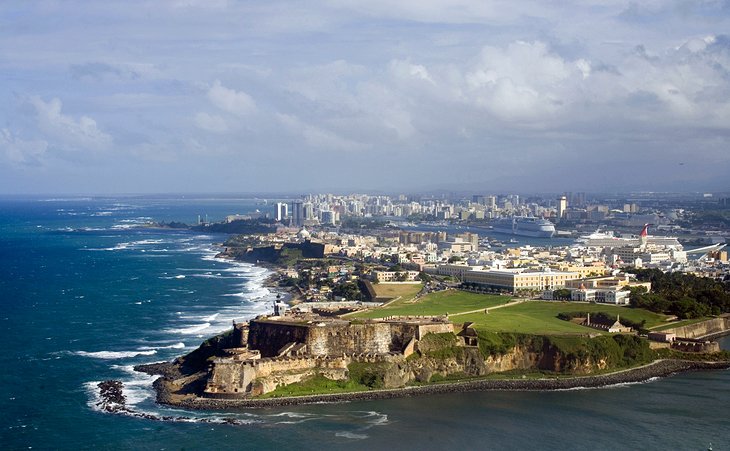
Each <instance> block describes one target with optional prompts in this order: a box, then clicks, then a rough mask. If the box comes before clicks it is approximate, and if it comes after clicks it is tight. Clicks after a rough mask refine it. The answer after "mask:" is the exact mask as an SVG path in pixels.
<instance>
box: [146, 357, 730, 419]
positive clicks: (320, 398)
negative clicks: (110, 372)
mask: <svg viewBox="0 0 730 451" xmlns="http://www.w3.org/2000/svg"><path fill="white" fill-rule="evenodd" d="M728 368H730V362H695V361H687V360H658V361H656V362H653V363H651V364H648V365H644V366H641V367H637V368H631V369H628V370H622V371H617V372H614V373H609V374H602V375H594V376H584V377H573V378H544V379H479V380H468V381H461V382H453V383H441V384H433V385H422V386H413V387H405V388H398V389H389V390H369V391H362V392H351V393H335V394H319V395H308V396H297V397H282V398H270V399H237V400H223V399H208V398H199V397H189V398H185V399H183V400H173V397H172V396H171V394H170V393H169V391H168V390H167V387H166V384H165V383H164V381H163V379H162V378H160V379H158V380H157V382H156V383H155V388H156V389H157V393H158V396H157V401H158V402H160V403H163V404H170V405H174V406H177V407H184V408H188V409H202V410H220V409H232V408H267V407H279V406H292V405H300V404H316V403H336V402H347V401H363V400H376V399H392V398H402V397H408V396H421V395H429V394H444V393H459V392H468V391H489V390H497V391H546V390H570V389H580V388H600V387H607V386H611V385H618V384H627V383H637V382H645V381H648V380H650V379H654V378H658V377H667V376H671V375H673V374H676V373H680V372H687V371H704V370H720V369H728Z"/></svg>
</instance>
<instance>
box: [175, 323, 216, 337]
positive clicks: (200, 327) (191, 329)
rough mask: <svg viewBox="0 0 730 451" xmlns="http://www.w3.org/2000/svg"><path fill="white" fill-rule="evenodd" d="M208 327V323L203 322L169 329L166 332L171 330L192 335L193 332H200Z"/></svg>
mask: <svg viewBox="0 0 730 451" xmlns="http://www.w3.org/2000/svg"><path fill="white" fill-rule="evenodd" d="M209 327H210V323H207V322H206V323H203V324H196V325H194V326H190V327H183V328H180V329H169V330H168V332H169V331H172V332H173V333H178V334H182V335H193V334H197V333H200V332H202V331H204V330H205V329H207V328H209Z"/></svg>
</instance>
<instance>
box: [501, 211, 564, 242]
mask: <svg viewBox="0 0 730 451" xmlns="http://www.w3.org/2000/svg"><path fill="white" fill-rule="evenodd" d="M492 230H494V231H495V232H499V233H508V234H510V235H518V236H531V237H536V238H552V236H553V235H555V225H554V224H553V223H552V222H550V221H548V220H547V219H541V218H533V217H530V216H511V217H507V218H499V219H497V220H495V221H492Z"/></svg>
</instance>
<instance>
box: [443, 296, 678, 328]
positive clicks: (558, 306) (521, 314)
mask: <svg viewBox="0 0 730 451" xmlns="http://www.w3.org/2000/svg"><path fill="white" fill-rule="evenodd" d="M568 312H605V313H609V314H612V315H620V316H621V317H622V318H627V319H630V320H632V321H637V322H640V321H642V320H646V326H647V327H652V326H656V325H659V324H662V323H663V321H664V318H665V316H664V315H659V314H657V313H652V312H649V311H647V310H635V309H629V308H625V307H617V306H612V305H604V304H583V303H568V302H556V301H529V302H524V303H522V304H516V305H513V306H507V307H504V308H500V309H495V310H492V311H490V312H489V313H488V314H485V313H483V312H481V313H471V314H467V315H459V316H456V317H454V318H453V320H454V322H464V321H472V322H474V327H475V328H477V329H481V330H486V331H492V332H520V333H526V334H541V335H545V334H585V333H588V332H591V333H595V332H597V331H596V330H594V329H589V328H586V327H584V326H580V325H577V324H573V323H571V322H568V321H563V320H561V319H558V318H557V314H558V313H568Z"/></svg>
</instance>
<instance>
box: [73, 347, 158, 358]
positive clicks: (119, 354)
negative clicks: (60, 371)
mask: <svg viewBox="0 0 730 451" xmlns="http://www.w3.org/2000/svg"><path fill="white" fill-rule="evenodd" d="M72 354H74V355H79V356H83V357H91V358H93V359H104V360H114V359H127V358H130V357H138V356H142V355H154V354H157V351H156V350H154V349H149V350H141V351H95V352H87V351H74V352H72Z"/></svg>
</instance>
